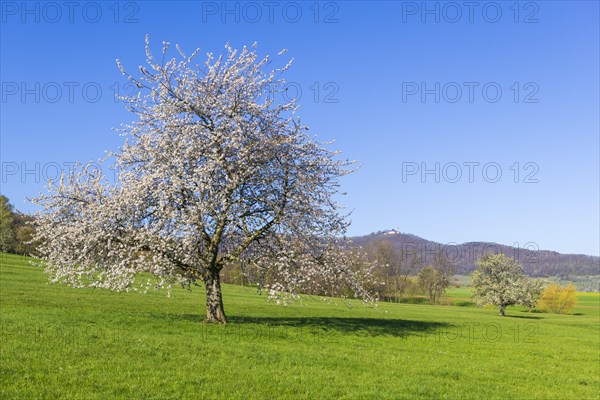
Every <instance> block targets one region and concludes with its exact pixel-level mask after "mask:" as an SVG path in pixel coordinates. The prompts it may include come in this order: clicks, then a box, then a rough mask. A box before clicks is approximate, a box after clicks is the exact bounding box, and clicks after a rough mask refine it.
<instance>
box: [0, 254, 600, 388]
mask: <svg viewBox="0 0 600 400" xmlns="http://www.w3.org/2000/svg"><path fill="white" fill-rule="evenodd" d="M0 258H1V261H2V263H1V268H0V307H1V312H0V322H1V327H0V329H1V332H0V333H1V337H0V339H1V349H0V398H1V399H13V398H16V399H34V398H47V399H55V398H83V399H112V398H122V399H171V398H172V399H176V398H190V399H191V398H193V399H199V398H205V399H215V398H234V399H267V398H268V399H278V398H289V399H297V398H302V399H339V398H346V399H398V398H432V399H440V398H448V399H500V398H501V399H511V398H512V399H533V398H536V399H598V398H599V393H600V297H599V295H598V294H597V293H595V294H586V293H581V294H580V295H579V302H578V306H577V308H576V309H575V310H574V311H573V313H572V314H570V315H555V314H545V313H528V312H526V311H525V310H524V309H522V308H517V307H514V308H509V309H508V310H507V312H508V315H507V316H506V317H504V318H502V317H499V316H498V315H497V314H498V312H497V310H495V309H486V308H478V307H475V306H473V305H472V303H471V302H470V301H469V300H470V299H469V296H470V294H469V290H468V288H458V289H452V290H450V291H449V293H448V298H449V304H454V305H441V306H432V305H427V304H390V303H380V304H379V306H378V308H377V309H373V308H367V307H364V306H362V305H361V304H360V303H358V302H354V303H353V307H352V308H348V307H347V306H346V305H344V304H343V303H342V302H337V303H338V304H328V303H326V302H322V301H319V300H318V299H310V298H309V299H307V300H306V301H304V302H303V303H302V304H295V305H292V306H289V307H283V306H278V305H276V304H274V303H269V302H267V300H266V298H265V295H258V294H257V293H256V289H253V288H245V287H239V286H230V285H226V286H225V287H224V302H225V311H226V313H227V315H228V318H229V320H230V322H231V323H230V324H228V325H225V326H212V325H206V324H204V323H203V322H202V315H203V314H204V291H203V288H195V289H194V290H192V291H191V292H190V291H187V290H185V289H177V290H175V291H174V292H173V294H172V296H171V297H170V298H168V297H167V296H166V292H163V291H159V292H152V293H148V294H146V295H143V294H139V293H114V292H111V291H108V290H99V289H72V288H69V287H66V286H59V285H49V284H47V277H46V276H45V274H44V273H43V271H42V270H40V269H38V268H35V267H32V266H31V265H29V264H28V259H27V258H23V257H18V256H12V255H5V254H2V255H0ZM334 303H335V302H334Z"/></svg>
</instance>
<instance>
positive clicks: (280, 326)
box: [168, 314, 451, 337]
mask: <svg viewBox="0 0 600 400" xmlns="http://www.w3.org/2000/svg"><path fill="white" fill-rule="evenodd" d="M168 318H169V319H185V320H192V321H196V322H203V319H201V318H199V316H198V315H190V314H184V315H169V316H168ZM228 321H229V324H228V326H237V327H244V328H245V327H247V328H249V329H254V328H257V329H260V328H263V329H265V328H266V329H273V330H284V331H289V330H293V329H295V328H298V329H306V328H308V330H309V331H310V332H312V333H331V334H336V333H341V334H352V335H355V336H365V337H375V336H389V337H407V336H412V335H426V334H429V333H434V332H435V331H436V330H439V329H444V328H448V327H450V326H451V324H448V323H445V322H433V321H413V320H405V319H385V318H340V317H246V316H239V315H234V316H229V317H228Z"/></svg>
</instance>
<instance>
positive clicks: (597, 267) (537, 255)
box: [352, 230, 600, 278]
mask: <svg viewBox="0 0 600 400" xmlns="http://www.w3.org/2000/svg"><path fill="white" fill-rule="evenodd" d="M352 240H353V241H354V243H356V244H358V245H366V244H368V243H369V242H373V241H377V240H386V241H389V242H390V243H391V244H392V245H393V246H394V247H395V248H396V249H397V250H398V251H404V253H405V254H410V253H411V252H419V254H421V256H422V257H423V259H424V260H425V263H428V262H430V261H431V260H432V257H433V255H434V254H435V252H436V251H439V250H440V249H441V250H444V251H445V252H446V254H447V255H448V257H449V258H450V259H451V260H452V262H453V263H454V264H455V265H456V273H457V274H468V273H470V272H472V271H473V270H475V261H476V260H477V259H478V258H479V257H481V255H483V254H484V253H486V252H493V253H504V254H505V255H507V256H509V257H513V258H516V259H517V260H518V261H519V262H520V263H521V265H523V267H524V268H525V271H527V273H528V274H529V275H530V276H537V277H550V276H556V277H562V278H568V277H573V276H587V275H600V257H596V256H587V255H583V254H561V253H558V252H556V251H548V250H537V249H535V248H533V247H532V248H530V249H524V248H515V247H511V246H506V245H502V244H498V243H490V242H469V243H462V244H455V245H448V244H446V245H444V244H442V243H437V242H434V241H431V240H427V239H423V238H421V237H419V236H416V235H412V234H409V233H402V232H398V231H396V230H389V231H379V232H376V233H371V234H370V235H366V236H356V237H353V238H352Z"/></svg>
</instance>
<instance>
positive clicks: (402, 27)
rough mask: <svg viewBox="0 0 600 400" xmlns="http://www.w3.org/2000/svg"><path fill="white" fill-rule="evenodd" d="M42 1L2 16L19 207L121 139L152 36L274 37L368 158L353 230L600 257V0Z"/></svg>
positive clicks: (338, 130) (346, 137)
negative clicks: (125, 93) (119, 63)
mask: <svg viewBox="0 0 600 400" xmlns="http://www.w3.org/2000/svg"><path fill="white" fill-rule="evenodd" d="M25 4H26V5H25V6H24V5H23V3H22V2H2V21H1V81H2V99H1V103H0V106H1V107H2V111H1V113H2V114H1V132H2V138H1V145H2V148H1V156H2V181H1V185H2V188H1V192H2V194H5V195H7V196H8V197H9V198H10V199H11V201H12V203H13V204H14V205H15V206H16V207H17V208H18V209H20V210H23V211H32V210H34V208H33V207H32V206H31V205H30V204H28V203H27V202H26V201H25V198H26V197H31V196H34V195H36V194H37V193H38V192H40V191H41V190H43V186H44V184H43V180H44V177H48V176H53V175H55V174H56V170H57V165H58V166H60V168H63V169H65V170H66V169H68V163H70V162H74V161H88V160H96V159H98V158H100V157H102V156H103V154H104V150H110V149H113V150H114V149H116V148H118V146H119V145H120V144H121V140H122V138H121V137H119V136H118V135H117V134H116V133H114V132H113V131H112V130H111V129H112V128H114V127H117V126H118V125H119V124H120V123H125V122H129V121H131V120H132V118H133V115H131V114H129V113H128V112H127V111H126V110H125V109H124V106H123V104H120V103H117V102H115V101H114V99H113V94H114V91H115V90H116V89H117V88H119V90H126V89H127V88H125V87H124V84H125V83H126V82H125V81H124V80H123V79H122V77H121V75H120V73H119V71H118V69H117V68H116V65H115V59H116V58H117V57H118V58H121V59H122V60H123V63H124V65H125V66H126V67H127V68H128V69H129V70H132V71H133V70H135V68H137V66H138V65H140V64H142V63H143V62H144V35H145V34H146V33H147V34H149V35H150V39H151V41H152V42H153V43H154V45H155V46H156V47H155V48H156V50H158V49H159V48H160V46H161V43H162V41H163V40H166V41H170V42H171V43H179V44H180V45H181V46H182V47H183V49H188V50H189V51H191V50H192V49H194V48H196V47H200V48H201V49H202V53H205V52H215V53H218V52H220V51H221V50H222V49H223V46H224V44H225V42H227V41H229V42H231V43H232V44H233V45H234V46H236V47H239V46H242V45H245V44H246V45H251V44H252V43H253V42H254V41H257V42H258V43H259V50H260V52H261V53H263V54H274V53H276V52H278V51H279V50H280V49H283V48H286V49H289V51H288V53H287V54H286V56H290V57H294V58H295V63H294V67H293V68H292V70H291V71H290V73H289V74H288V80H289V81H290V82H294V84H293V85H292V86H293V87H292V86H290V87H291V89H290V90H292V89H294V88H298V87H299V88H300V89H301V91H302V98H301V105H302V109H301V113H300V115H301V116H302V120H303V122H305V123H307V124H308V125H309V126H310V127H311V131H312V133H314V134H316V135H318V137H319V138H320V139H322V140H330V139H336V144H335V147H337V148H339V149H341V150H343V151H344V153H345V155H346V156H347V157H348V158H351V159H357V160H359V161H361V162H362V164H363V166H362V168H361V169H360V170H359V171H358V172H357V173H355V174H353V175H352V176H349V177H347V178H345V179H344V180H343V190H344V191H346V192H348V195H347V196H345V197H344V199H343V202H344V204H346V205H347V206H348V207H349V208H350V209H353V210H354V213H353V215H352V221H353V223H352V226H351V229H350V232H349V233H350V234H352V235H358V234H366V233H369V232H372V231H377V230H383V229H390V228H397V229H399V230H401V231H403V232H410V233H414V234H416V235H419V236H422V237H425V238H428V239H431V240H436V241H439V242H443V243H448V242H457V243H462V242H467V241H479V240H483V241H494V242H499V243H503V244H509V245H513V244H515V243H518V245H520V246H523V245H524V244H525V243H535V244H537V246H539V248H540V249H551V250H557V251H560V252H566V253H585V254H592V255H599V254H600V250H599V246H600V245H599V242H600V238H599V223H600V221H599V218H600V217H599V202H600V201H599V185H600V184H599V180H600V178H599V151H600V150H599V146H600V145H599V129H600V128H599V114H598V113H599V111H598V110H599V78H598V76H599V53H598V49H599V48H600V44H599V39H598V38H599V26H598V24H599V22H598V21H599V19H600V17H599V7H598V2H596V1H581V2H576V1H568V2H566V1H565V2H561V1H540V2H520V3H517V4H518V7H515V6H514V2H513V1H510V2H478V3H477V5H475V6H473V9H469V8H468V6H465V5H464V2H456V3H446V2H428V3H426V6H425V7H426V9H424V7H423V3H422V2H420V1H419V2H379V3H377V2H368V3H367V2H358V1H352V2H321V3H317V6H315V3H314V2H312V1H311V2H286V1H280V2H276V3H275V4H273V5H269V4H271V3H268V2H262V1H258V2H250V3H241V2H239V3H236V2H230V3H227V6H226V7H227V8H226V9H224V8H223V3H222V2H221V1H218V2H168V3H167V2H165V3H163V2H159V1H152V2H121V3H115V2H112V1H111V2H86V1H82V2H78V3H76V5H74V6H73V8H71V9H69V6H67V5H64V3H63V2H56V3H48V4H50V5H47V4H46V3H44V2H30V3H25ZM56 5H58V6H59V8H57V7H56ZM457 6H458V7H457ZM57 88H60V92H59V91H58V90H57ZM69 88H71V90H72V92H71V90H70V89H69ZM98 88H100V90H101V91H102V93H101V94H100V95H98V94H97V93H96V90H97V89H98ZM317 88H318V92H317ZM484 88H485V89H484ZM517 88H518V89H517ZM423 89H424V90H425V94H424V96H422V95H423ZM498 89H500V90H501V95H498V92H497V90H498ZM458 90H460V93H459V92H458ZM471 90H472V92H470V91H471ZM70 92H71V93H70ZM470 95H472V97H471V98H470ZM36 96H37V97H39V98H36ZM436 97H439V99H436ZM336 100H337V102H336ZM436 100H438V101H437V102H436ZM436 163H439V164H436ZM465 163H467V164H465ZM469 163H479V165H477V164H469ZM515 163H519V164H518V165H516V164H515ZM528 163H529V164H528ZM436 165H439V176H438V177H437V178H439V182H436V172H435V170H436ZM469 165H471V167H469ZM457 166H458V167H460V169H461V172H462V175H461V176H457V175H456V174H457ZM484 166H486V170H485V174H484V173H483V167H484ZM423 167H425V168H426V169H428V170H433V171H434V172H432V173H428V174H425V175H422V174H421V172H422V170H423ZM469 168H473V169H472V171H473V176H472V179H470V178H469ZM498 170H500V171H501V173H502V175H501V176H500V177H498V178H497V177H496V173H497V171H498ZM27 171H29V172H27ZM515 171H519V172H520V173H519V174H518V176H516V174H515ZM471 180H472V182H471ZM515 180H517V182H515ZM536 180H537V182H536ZM526 181H527V182H526Z"/></svg>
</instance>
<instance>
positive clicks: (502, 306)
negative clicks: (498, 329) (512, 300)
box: [500, 304, 504, 317]
mask: <svg viewBox="0 0 600 400" xmlns="http://www.w3.org/2000/svg"><path fill="white" fill-rule="evenodd" d="M500 315H501V316H502V317H504V304H501V305H500Z"/></svg>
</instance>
